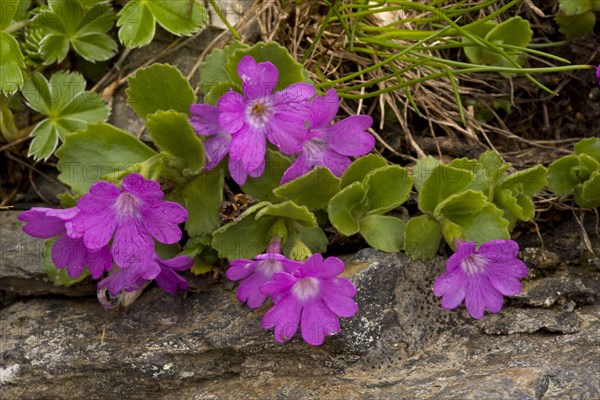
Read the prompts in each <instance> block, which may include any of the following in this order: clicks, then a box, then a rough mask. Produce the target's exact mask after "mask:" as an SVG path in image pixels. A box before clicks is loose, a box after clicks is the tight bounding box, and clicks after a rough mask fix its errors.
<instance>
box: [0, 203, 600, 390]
mask: <svg viewBox="0 0 600 400" xmlns="http://www.w3.org/2000/svg"><path fill="white" fill-rule="evenodd" d="M11 214H13V213H2V214H0V215H1V216H2V225H1V226H2V236H1V237H0V240H1V242H2V246H3V258H2V263H1V264H0V289H1V290H2V291H3V293H4V297H5V298H11V299H12V300H11V301H10V302H8V301H7V302H6V303H10V304H8V305H7V306H5V307H4V308H3V309H1V310H0V327H1V329H2V346H1V348H0V352H1V353H0V354H1V356H0V398H7V399H8V398H10V399H13V398H14V399H17V398H24V399H79V398H87V399H96V398H103V399H124V398H128V399H147V398H156V399H188V398H189V399H227V398H235V399H240V398H249V399H254V398H261V399H271V398H272V399H279V398H285V399H312V398H343V399H355V398H356V399H363V398H394V399H461V400H462V399H597V398H600V369H599V368H598V365H600V272H599V271H598V269H597V268H596V267H595V266H594V265H595V264H596V263H597V258H594V257H591V256H589V255H588V256H586V257H587V258H585V260H583V261H586V260H587V261H586V262H583V263H582V262H581V257H580V258H579V259H576V258H575V257H570V258H569V259H568V260H567V259H562V260H561V258H562V256H560V253H559V256H558V257H557V258H556V257H555V258H556V260H557V262H558V265H552V266H548V265H546V264H543V263H542V264H543V265H542V264H540V265H539V268H538V267H535V265H534V269H533V270H532V274H531V275H532V278H530V279H529V280H526V281H525V282H524V287H525V289H524V291H523V292H522V293H521V294H520V295H519V296H518V297H516V298H513V299H510V300H509V301H507V304H506V307H505V308H504V309H503V311H502V312H501V313H500V314H497V315H486V317H485V318H483V319H482V320H480V321H475V320H473V319H471V318H470V317H469V316H468V314H467V313H466V311H464V309H459V311H455V312H447V311H444V310H441V309H440V308H439V306H438V301H437V299H436V298H435V297H434V296H433V294H432V292H431V285H432V283H433V280H434V279H435V277H436V276H437V275H438V274H440V273H441V272H442V270H443V266H444V260H443V259H442V258H437V259H435V260H433V261H431V262H417V261H412V260H410V259H408V258H407V257H405V256H403V255H400V254H386V253H382V252H379V251H376V250H373V249H365V250H362V251H360V252H359V253H357V254H356V255H355V256H354V259H353V261H352V262H351V263H350V264H349V268H348V270H347V272H346V275H347V276H348V277H349V278H350V279H352V280H353V281H354V282H355V284H356V286H357V288H358V295H357V302H358V304H359V307H360V311H359V314H357V316H356V317H354V318H352V319H349V320H344V321H343V323H342V333H340V334H339V335H335V336H332V337H329V338H327V339H326V343H325V345H323V346H321V347H318V348H314V347H310V346H309V345H307V344H305V343H304V342H301V341H300V340H298V339H294V340H293V341H291V342H290V343H287V344H285V345H281V344H278V343H276V342H274V341H273V338H272V332H265V331H262V330H261V328H260V320H261V317H262V315H263V314H264V312H265V311H266V310H265V309H264V308H263V309H259V310H258V311H254V312H253V311H251V310H249V309H248V308H246V307H244V306H242V305H240V304H239V303H238V301H237V299H236V297H235V292H234V291H232V290H229V289H227V288H226V287H225V285H222V284H220V283H218V284H214V285H211V286H209V287H208V288H207V289H206V290H204V291H201V292H199V293H193V292H188V293H187V294H186V295H178V296H171V295H169V294H165V293H163V292H161V291H160V290H158V289H157V288H150V289H149V290H146V292H145V293H144V294H143V295H142V296H141V297H140V298H139V299H138V300H137V301H136V302H135V303H134V304H133V305H132V306H130V307H129V308H127V309H122V310H111V311H105V310H104V309H103V308H102V307H101V306H100V305H99V304H98V302H97V301H96V300H95V298H93V297H90V296H87V297H86V296H85V294H86V293H89V292H87V291H89V290H90V286H86V285H82V286H81V287H78V288H68V290H67V289H64V290H65V292H61V291H60V290H58V289H52V288H51V284H49V283H48V282H44V281H43V279H42V275H41V274H40V273H39V270H38V269H37V268H38V267H39V265H40V261H39V259H37V258H35V257H34V256H33V255H32V256H31V257H33V258H32V259H31V260H33V262H29V263H27V265H24V264H22V263H21V261H19V260H18V259H17V258H16V257H17V256H18V254H16V255H15V253H19V251H14V248H15V246H16V245H17V244H19V243H20V244H21V245H22V246H28V245H26V244H27V243H33V242H28V240H29V239H27V238H26V237H25V236H24V235H22V234H21V233H19V230H18V229H16V228H15V226H16V225H14V223H13V222H14V221H12V220H10V219H11V218H13V219H14V215H11ZM7 221H8V223H6V222H7ZM11 221H12V222H11ZM13 228H14V229H13ZM564 229H566V228H564ZM572 229H577V227H576V226H573V227H572ZM9 230H10V232H9ZM562 237H564V238H567V239H564V240H572V236H569V235H565V236H562ZM561 240H562V239H561ZM564 240H562V242H561V243H562V245H563V246H566V245H565V244H564ZM557 243H558V242H557ZM577 245H578V243H577V242H576V241H575V242H574V244H573V246H577ZM11 246H12V247H11ZM546 246H547V249H548V250H549V251H552V249H553V248H556V249H559V248H560V246H558V244H557V245H556V246H554V244H553V242H552V237H551V236H549V237H548V240H547V241H546ZM593 246H594V251H595V252H596V254H600V246H598V241H597V240H593ZM11 249H12V250H11ZM569 249H571V250H572V247H569ZM21 251H22V249H21ZM5 252H6V254H9V255H8V256H7V255H6V254H5ZM529 253H531V254H529ZM528 254H529V256H531V257H533V256H534V255H535V254H537V253H536V251H533V250H528ZM578 254H580V255H585V253H582V252H581V251H579V253H578ZM542 258H543V259H546V260H547V259H548V257H542ZM590 260H591V262H590ZM567 261H568V262H567ZM20 263H21V264H20ZM531 264H536V263H535V260H534V259H533V258H532V261H531ZM25 270H28V271H29V272H26V271H25ZM24 271H25V272H24ZM21 285H24V286H21ZM27 285H28V286H27ZM23 287H25V288H29V289H23ZM31 288H35V290H33V289H31ZM44 288H45V289H44ZM51 289H52V290H51ZM92 289H93V287H92ZM65 294H67V295H70V296H71V297H66V296H63V295H65ZM11 296H12V297H11ZM15 296H17V297H16V298H15ZM25 296H27V297H25ZM74 296H82V297H74Z"/></svg>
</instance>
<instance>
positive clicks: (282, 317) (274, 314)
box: [262, 296, 302, 343]
mask: <svg viewBox="0 0 600 400" xmlns="http://www.w3.org/2000/svg"><path fill="white" fill-rule="evenodd" d="M301 310H302V307H301V305H300V304H299V303H298V302H297V301H296V300H295V299H294V298H293V297H292V296H286V297H284V298H283V299H281V301H279V302H278V303H277V304H275V305H274V306H273V307H272V308H271V309H270V310H269V311H267V313H266V314H265V315H264V317H263V319H262V327H263V329H271V328H275V340H276V341H278V342H280V343H283V342H287V341H288V340H290V339H291V338H292V337H294V335H295V334H296V332H297V331H298V324H299V323H300V313H301Z"/></svg>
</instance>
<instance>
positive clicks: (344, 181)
mask: <svg viewBox="0 0 600 400" xmlns="http://www.w3.org/2000/svg"><path fill="white" fill-rule="evenodd" d="M387 165H388V163H387V161H386V160H385V158H383V157H380V156H378V155H377V154H367V155H366V156H362V157H359V158H357V159H356V160H354V161H353V162H352V164H350V166H349V167H348V168H347V169H346V171H344V173H343V174H342V177H341V182H340V189H344V188H345V187H346V186H348V185H350V184H352V183H354V182H362V181H363V179H364V178H365V176H367V174H368V173H369V172H371V171H373V170H375V169H377V168H381V167H385V166H387Z"/></svg>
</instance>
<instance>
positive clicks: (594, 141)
mask: <svg viewBox="0 0 600 400" xmlns="http://www.w3.org/2000/svg"><path fill="white" fill-rule="evenodd" d="M574 150H575V154H587V155H588V156H590V157H592V158H594V159H595V160H596V161H598V163H600V139H599V138H586V139H583V140H580V141H579V142H577V144H576V145H575V149H574Z"/></svg>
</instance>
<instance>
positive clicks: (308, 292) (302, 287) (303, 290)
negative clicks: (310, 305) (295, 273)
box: [292, 278, 319, 301]
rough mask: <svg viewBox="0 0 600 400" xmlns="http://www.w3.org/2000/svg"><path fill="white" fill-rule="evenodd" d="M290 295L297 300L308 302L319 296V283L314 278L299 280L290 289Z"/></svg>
mask: <svg viewBox="0 0 600 400" xmlns="http://www.w3.org/2000/svg"><path fill="white" fill-rule="evenodd" d="M292 293H294V295H295V296H296V297H297V298H298V299H299V300H303V301H306V300H309V299H312V298H313V297H315V296H317V295H318V294H319V281H318V280H317V279H315V278H304V279H301V280H299V281H298V282H296V283H295V284H294V286H293V287H292Z"/></svg>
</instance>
